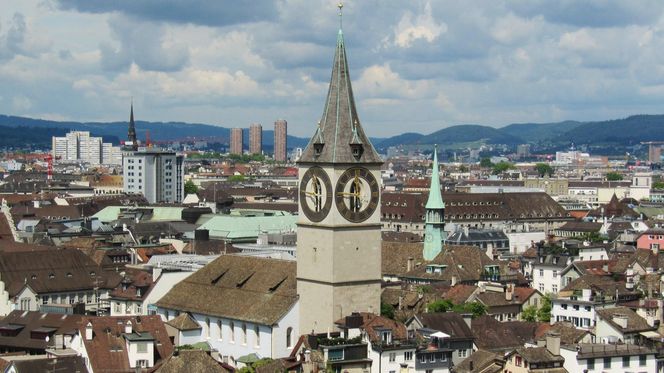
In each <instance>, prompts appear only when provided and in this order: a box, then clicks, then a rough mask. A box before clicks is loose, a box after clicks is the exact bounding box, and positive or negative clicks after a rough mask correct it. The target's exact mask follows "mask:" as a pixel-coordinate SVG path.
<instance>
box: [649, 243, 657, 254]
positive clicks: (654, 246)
mask: <svg viewBox="0 0 664 373" xmlns="http://www.w3.org/2000/svg"><path fill="white" fill-rule="evenodd" d="M658 246H659V245H650V250H652V255H657V254H659V247H658Z"/></svg>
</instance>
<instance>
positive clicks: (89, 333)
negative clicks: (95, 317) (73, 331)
mask: <svg viewBox="0 0 664 373" xmlns="http://www.w3.org/2000/svg"><path fill="white" fill-rule="evenodd" d="M85 340H86V341H91V340H92V323H91V322H89V321H88V324H87V325H86V326H85Z"/></svg>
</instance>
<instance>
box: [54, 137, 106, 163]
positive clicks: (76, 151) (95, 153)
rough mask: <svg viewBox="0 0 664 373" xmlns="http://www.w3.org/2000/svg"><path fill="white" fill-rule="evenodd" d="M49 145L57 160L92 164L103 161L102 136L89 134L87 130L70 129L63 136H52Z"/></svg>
mask: <svg viewBox="0 0 664 373" xmlns="http://www.w3.org/2000/svg"><path fill="white" fill-rule="evenodd" d="M51 145H52V149H51V152H52V155H53V158H54V159H56V160H57V161H59V162H67V161H70V162H84V163H90V164H93V165H99V164H102V163H104V162H103V161H102V147H103V146H104V144H103V142H102V138H101V137H94V136H90V132H88V131H72V132H69V133H67V134H66V135H65V136H64V137H56V136H53V137H52V139H51ZM108 145H110V144H108Z"/></svg>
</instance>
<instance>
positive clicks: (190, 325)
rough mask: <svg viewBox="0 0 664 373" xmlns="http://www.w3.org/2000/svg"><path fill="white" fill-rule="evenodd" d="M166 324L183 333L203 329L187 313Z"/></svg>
mask: <svg viewBox="0 0 664 373" xmlns="http://www.w3.org/2000/svg"><path fill="white" fill-rule="evenodd" d="M166 324H167V325H170V326H172V327H174V328H175V329H177V330H181V331H184V330H200V329H202V327H201V326H200V325H199V324H198V323H197V322H196V321H195V320H194V319H193V318H192V317H191V315H190V314H189V313H187V312H183V313H181V314H179V315H178V316H177V317H175V318H174V319H171V320H168V321H166Z"/></svg>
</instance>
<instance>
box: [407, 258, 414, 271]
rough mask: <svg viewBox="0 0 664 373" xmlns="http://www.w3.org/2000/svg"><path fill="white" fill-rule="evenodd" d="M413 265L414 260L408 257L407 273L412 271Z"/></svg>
mask: <svg viewBox="0 0 664 373" xmlns="http://www.w3.org/2000/svg"><path fill="white" fill-rule="evenodd" d="M414 264H415V258H413V257H412V256H409V257H408V261H407V262H406V270H407V271H408V272H410V271H412V270H413V268H414Z"/></svg>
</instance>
